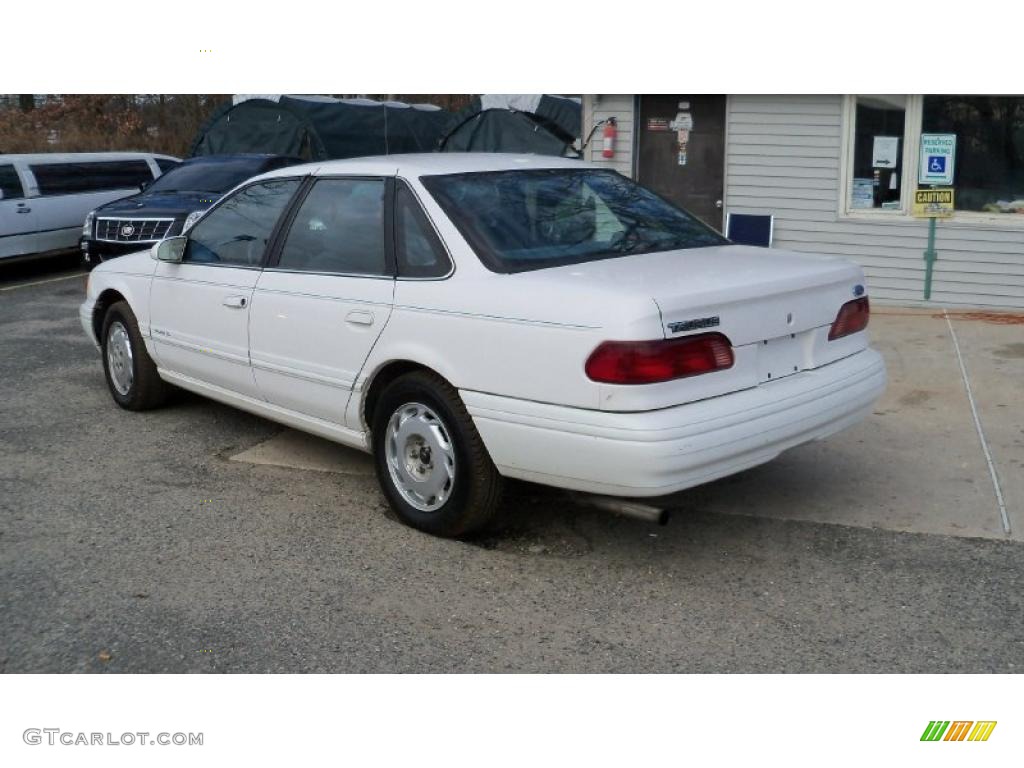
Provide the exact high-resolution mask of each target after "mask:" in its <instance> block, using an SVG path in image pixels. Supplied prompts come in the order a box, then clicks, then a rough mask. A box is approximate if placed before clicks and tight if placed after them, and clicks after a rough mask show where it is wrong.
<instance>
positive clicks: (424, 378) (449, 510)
mask: <svg viewBox="0 0 1024 768" xmlns="http://www.w3.org/2000/svg"><path fill="white" fill-rule="evenodd" d="M372 428H373V453H374V463H375V465H376V469H377V479H378V480H379V481H380V484H381V488H382V490H383V491H384V495H385V496H386V497H387V500H388V503H389V504H390V505H391V508H392V509H393V510H394V512H395V514H396V515H397V516H398V518H399V519H400V520H401V521H402V522H404V523H406V524H407V525H411V526H412V527H413V528H418V529H419V530H421V531H426V532H427V533H432V534H435V535H437V536H447V537H460V536H466V535H469V534H471V533H474V532H476V531H479V530H481V529H482V528H484V527H486V526H487V524H488V523H489V522H491V520H492V519H493V517H494V515H495V512H496V511H497V508H498V504H499V501H500V498H501V487H502V481H501V475H499V474H498V470H497V469H496V468H495V467H494V463H493V462H492V461H491V457H490V456H489V455H488V453H487V449H486V448H485V447H484V444H483V441H482V440H481V439H480V435H479V434H478V433H477V431H476V427H475V426H474V425H473V421H472V419H471V418H470V416H469V413H467V411H466V408H465V406H464V405H463V404H462V400H461V399H460V398H459V395H458V393H457V392H456V391H455V389H454V388H453V387H452V386H451V385H450V384H449V383H448V382H446V381H445V380H444V379H442V378H441V377H439V376H437V375H435V374H432V373H429V372H427V371H417V372H415V373H410V374H407V375H405V376H402V377H400V378H398V379H396V380H395V381H393V382H392V383H391V384H389V385H388V387H387V388H386V389H385V390H384V392H382V393H381V397H380V400H379V401H378V403H377V407H376V408H375V410H374V415H373V425H372Z"/></svg>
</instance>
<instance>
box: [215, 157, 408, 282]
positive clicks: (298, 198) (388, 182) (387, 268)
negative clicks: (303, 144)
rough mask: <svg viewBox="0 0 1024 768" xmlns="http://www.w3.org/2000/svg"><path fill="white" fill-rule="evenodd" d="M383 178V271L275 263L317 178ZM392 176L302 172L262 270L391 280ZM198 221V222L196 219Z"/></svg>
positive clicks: (393, 265) (393, 270) (393, 260)
mask: <svg viewBox="0 0 1024 768" xmlns="http://www.w3.org/2000/svg"><path fill="white" fill-rule="evenodd" d="M329 180H334V181H339V180H340V181H383V182H384V222H383V226H384V272H383V273H382V274H379V275H368V274H365V273H353V272H324V271H313V270H308V269H286V268H282V267H281V266H279V264H280V261H281V251H282V250H283V249H284V244H285V241H286V240H287V239H288V233H289V232H290V231H291V228H292V224H294V223H295V218H296V217H297V216H298V215H299V209H300V208H302V204H303V203H304V202H305V201H306V198H307V197H308V196H309V193H310V192H312V190H313V187H315V186H316V185H317V183H318V182H321V181H329ZM394 212H395V177H394V176H375V175H373V174H337V173H332V174H322V175H321V174H317V175H309V176H306V180H305V183H304V184H303V185H302V186H301V187H299V189H298V190H297V191H296V193H295V197H294V198H293V199H292V202H291V206H290V207H289V208H288V209H287V211H286V212H285V215H284V216H283V217H282V218H281V219H280V220H279V221H278V229H277V230H276V231H275V232H274V234H273V235H272V237H271V241H270V245H269V246H268V247H267V256H266V258H265V259H264V264H263V267H262V268H263V271H265V272H280V273H283V274H292V275H326V276H330V277H351V278H363V279H367V280H394V279H395V278H396V276H397V266H396V258H395V226H394ZM196 223H197V224H198V222H196Z"/></svg>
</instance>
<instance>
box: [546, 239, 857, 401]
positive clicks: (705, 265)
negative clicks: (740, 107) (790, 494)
mask: <svg viewBox="0 0 1024 768" xmlns="http://www.w3.org/2000/svg"><path fill="white" fill-rule="evenodd" d="M561 269H571V270H573V272H574V274H575V275H576V277H577V278H580V277H585V278H587V279H586V281H585V282H592V283H593V284H594V285H593V287H594V288H595V289H602V290H601V292H602V293H603V292H604V290H603V289H606V288H607V287H608V286H615V290H616V291H617V292H618V293H619V295H624V294H626V293H628V294H630V295H631V296H632V297H635V296H636V295H637V294H640V295H646V296H649V297H651V298H652V299H653V301H654V303H655V304H656V306H657V309H658V312H659V313H660V316H661V329H660V332H661V335H662V336H663V337H664V338H681V337H685V336H690V335H695V334H700V333H709V332H717V333H722V334H724V335H725V336H726V337H727V338H728V339H729V341H730V342H731V343H732V346H733V348H734V353H735V364H734V365H733V367H732V368H730V369H728V370H724V371H716V372H714V373H709V374H704V375H701V376H695V377H692V378H687V379H678V380H674V381H668V382H664V383H661V384H651V385H643V386H630V385H610V384H602V385H601V387H602V393H601V398H600V402H601V408H602V409H606V410H646V409H653V408H664V407H669V406H672V405H678V404H681V403H685V402H691V401H693V400H700V399H703V398H706V397H713V396H716V395H721V394H726V393H728V392H732V391H736V390H739V389H747V388H750V387H756V386H758V385H761V384H768V383H770V382H771V381H774V380H777V379H780V378H784V377H786V376H791V375H793V374H796V373H799V372H800V371H803V370H808V369H811V368H817V367H819V366H821V365H825V364H827V363H830V362H833V361H835V360H838V359H840V358H843V357H846V356H848V355H850V354H853V353H854V352H857V351H859V350H860V349H863V348H864V347H866V346H867V340H866V334H864V333H858V334H854V335H852V336H849V337H847V338H845V339H840V340H837V341H834V342H829V341H828V330H829V327H830V326H831V324H832V322H833V320H835V318H836V314H837V313H838V311H839V308H840V307H841V306H842V305H843V304H844V303H846V302H847V301H850V300H852V299H854V298H856V297H857V296H859V295H861V294H862V293H865V288H864V273H863V271H862V270H861V268H860V267H858V266H857V265H855V264H853V263H851V262H849V261H846V260H843V259H838V258H831V257H821V256H810V255H803V254H798V253H792V252H787V251H780V250H775V249H765V248H755V247H750V246H739V245H724V246H715V247H709V248H694V249H690V250H680V251H666V252H663V253H650V254H637V255H635V256H629V257H625V258H620V259H608V260H604V261H595V262H589V263H586V264H577V265H573V266H571V267H564V268H561ZM578 284H579V280H577V285H578ZM608 330H609V331H611V330H612V329H611V328H609V329H608ZM651 330H653V329H651ZM627 338H629V337H627Z"/></svg>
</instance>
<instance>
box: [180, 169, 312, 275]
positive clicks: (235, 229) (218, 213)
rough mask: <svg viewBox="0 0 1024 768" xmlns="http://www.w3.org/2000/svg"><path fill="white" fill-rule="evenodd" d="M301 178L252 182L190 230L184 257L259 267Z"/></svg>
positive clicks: (213, 262) (208, 261)
mask: <svg viewBox="0 0 1024 768" xmlns="http://www.w3.org/2000/svg"><path fill="white" fill-rule="evenodd" d="M298 186H299V180H298V179H282V180H280V181H265V182H262V183H260V184H253V185H251V186H248V187H246V188H245V189H242V190H239V191H238V192H236V193H235V194H233V195H231V197H229V198H227V199H225V200H224V202H222V203H221V204H220V205H218V206H217V207H216V208H214V209H213V211H211V212H210V213H209V214H207V215H206V216H204V217H203V219H202V220H201V221H199V222H198V223H197V224H196V225H195V226H194V227H192V229H190V230H189V233H188V247H187V249H186V250H185V259H184V260H185V261H187V262H191V263H198V264H220V265H224V266H229V267H258V266H260V264H262V263H263V254H264V252H265V251H266V250H267V243H268V242H269V241H270V236H271V234H272V233H273V232H274V227H275V226H276V225H277V220H278V219H279V218H280V217H281V213H282V212H283V211H284V209H285V208H286V207H287V205H288V203H289V201H290V200H291V199H292V195H294V194H295V190H296V189H298Z"/></svg>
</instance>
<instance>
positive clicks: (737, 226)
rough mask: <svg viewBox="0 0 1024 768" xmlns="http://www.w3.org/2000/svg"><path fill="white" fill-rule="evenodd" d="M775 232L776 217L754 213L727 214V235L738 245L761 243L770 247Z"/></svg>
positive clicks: (764, 246)
mask: <svg viewBox="0 0 1024 768" xmlns="http://www.w3.org/2000/svg"><path fill="white" fill-rule="evenodd" d="M774 234H775V217H774V216H772V215H770V214H769V215H767V216H762V215H758V214H752V213H732V212H729V213H728V214H726V216H725V236H726V237H727V238H729V239H730V240H732V241H733V242H734V243H737V244H738V245H759V246H761V247H762V248H770V247H771V245H772V236H773V235H774Z"/></svg>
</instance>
